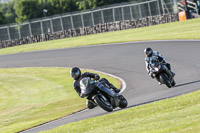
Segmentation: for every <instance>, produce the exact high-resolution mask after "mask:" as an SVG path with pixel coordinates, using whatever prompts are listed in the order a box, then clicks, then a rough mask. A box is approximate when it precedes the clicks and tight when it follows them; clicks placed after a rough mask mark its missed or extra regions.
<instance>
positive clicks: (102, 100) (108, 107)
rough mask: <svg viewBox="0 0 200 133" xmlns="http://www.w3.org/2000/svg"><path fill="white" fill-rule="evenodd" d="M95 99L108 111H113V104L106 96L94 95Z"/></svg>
mask: <svg viewBox="0 0 200 133" xmlns="http://www.w3.org/2000/svg"><path fill="white" fill-rule="evenodd" d="M94 100H95V102H96V103H97V104H98V105H99V106H100V107H101V108H102V109H104V110H105V111H108V112H112V111H113V107H112V105H111V104H110V103H109V102H108V100H107V99H106V98H105V97H104V96H101V95H96V96H95V97H94Z"/></svg>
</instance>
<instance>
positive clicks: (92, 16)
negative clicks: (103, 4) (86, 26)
mask: <svg viewBox="0 0 200 133" xmlns="http://www.w3.org/2000/svg"><path fill="white" fill-rule="evenodd" d="M91 18H92V25H93V26H94V25H95V23H94V14H93V12H91Z"/></svg>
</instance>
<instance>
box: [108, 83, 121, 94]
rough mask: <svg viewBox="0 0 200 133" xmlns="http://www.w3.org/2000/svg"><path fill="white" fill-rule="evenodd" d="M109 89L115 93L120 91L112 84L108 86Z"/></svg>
mask: <svg viewBox="0 0 200 133" xmlns="http://www.w3.org/2000/svg"><path fill="white" fill-rule="evenodd" d="M110 88H112V89H113V90H114V92H115V93H119V92H120V89H117V88H116V87H115V86H114V85H113V84H110Z"/></svg>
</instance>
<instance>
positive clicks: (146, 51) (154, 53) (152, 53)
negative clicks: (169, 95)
mask: <svg viewBox="0 0 200 133" xmlns="http://www.w3.org/2000/svg"><path fill="white" fill-rule="evenodd" d="M144 54H145V55H146V57H145V64H146V70H147V72H148V74H149V75H150V76H151V77H152V78H155V77H154V75H153V73H152V72H151V67H150V63H151V61H152V59H155V58H157V59H158V61H159V62H161V63H163V64H165V65H166V70H165V71H166V72H167V74H169V76H170V77H169V78H170V79H172V78H173V77H174V76H175V73H173V72H172V71H171V65H170V64H169V63H166V61H165V58H164V57H163V56H162V55H161V54H160V53H159V52H157V51H153V50H152V48H150V47H148V48H145V49H144ZM156 80H157V81H158V82H159V84H160V85H161V82H160V81H159V79H158V78H157V77H156Z"/></svg>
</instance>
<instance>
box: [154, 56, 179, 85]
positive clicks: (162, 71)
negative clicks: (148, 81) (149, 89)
mask: <svg viewBox="0 0 200 133" xmlns="http://www.w3.org/2000/svg"><path fill="white" fill-rule="evenodd" d="M150 67H151V72H152V73H153V75H154V76H153V77H155V78H157V79H158V80H159V81H160V82H161V84H165V85H166V86H167V87H168V88H171V87H172V86H175V84H176V83H175V80H174V78H173V77H171V79H170V75H169V74H168V73H167V72H166V71H167V69H168V71H170V70H169V68H167V66H166V65H165V64H164V63H162V62H159V61H158V60H152V61H151V64H150Z"/></svg>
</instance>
